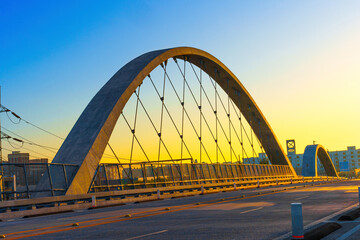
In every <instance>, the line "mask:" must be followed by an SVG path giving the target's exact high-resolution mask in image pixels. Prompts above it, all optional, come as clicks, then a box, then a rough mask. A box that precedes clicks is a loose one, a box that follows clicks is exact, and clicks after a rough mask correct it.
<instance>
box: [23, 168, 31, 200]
mask: <svg viewBox="0 0 360 240" xmlns="http://www.w3.org/2000/svg"><path fill="white" fill-rule="evenodd" d="M23 169H24V177H25V185H26V195H27V198H30V191H29V182H28V178H27V173H26V165H25V163H24V165H23Z"/></svg>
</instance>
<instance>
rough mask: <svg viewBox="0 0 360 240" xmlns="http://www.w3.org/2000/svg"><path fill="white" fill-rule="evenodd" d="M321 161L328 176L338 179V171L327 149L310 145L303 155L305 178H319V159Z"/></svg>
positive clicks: (317, 145)
mask: <svg viewBox="0 0 360 240" xmlns="http://www.w3.org/2000/svg"><path fill="white" fill-rule="evenodd" d="M318 158H319V159H320V162H321V164H322V165H323V166H324V169H325V172H326V175H327V176H332V177H338V174H337V171H336V169H335V167H334V164H333V162H332V161H331V158H330V156H329V154H328V153H327V151H326V149H325V148H324V147H323V146H322V145H320V144H315V145H308V146H306V148H305V151H304V155H303V167H302V175H303V176H304V177H317V176H318V170H317V169H318V167H317V162H318V161H317V159H318Z"/></svg>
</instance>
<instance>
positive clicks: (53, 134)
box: [0, 105, 65, 140]
mask: <svg viewBox="0 0 360 240" xmlns="http://www.w3.org/2000/svg"><path fill="white" fill-rule="evenodd" d="M0 110H1V112H6V115H7V116H8V118H9V120H10V121H11V122H13V123H14V124H18V123H20V121H21V120H22V121H24V122H25V123H27V124H29V125H31V126H33V127H35V128H37V129H39V130H41V131H43V132H46V133H48V134H50V135H52V136H54V137H57V138H59V139H61V140H65V138H63V137H60V136H58V135H56V134H55V133H52V132H50V131H48V130H45V129H44V128H42V127H39V126H37V125H36V124H33V123H31V122H29V121H27V120H25V119H24V118H22V117H20V116H19V115H17V114H16V113H14V112H13V111H11V110H10V109H8V108H7V107H5V106H4V105H0ZM8 112H10V113H11V114H12V115H13V116H14V117H16V118H17V119H19V122H18V123H16V122H14V121H13V120H12V119H11V118H10V117H9V115H8Z"/></svg>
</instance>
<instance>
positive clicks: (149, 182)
mask: <svg viewBox="0 0 360 240" xmlns="http://www.w3.org/2000/svg"><path fill="white" fill-rule="evenodd" d="M184 160H188V161H189V160H190V161H191V163H183V161H184ZM171 161H173V160H171ZM176 161H177V162H178V163H176ZM169 162H170V161H169V160H168V161H162V162H161V161H160V162H144V163H132V164H100V165H99V166H98V168H97V170H96V173H95V175H94V178H93V181H92V184H91V187H90V189H89V192H103V191H116V190H127V189H140V188H154V187H155V188H156V187H166V186H183V185H193V184H207V183H221V182H233V181H244V180H246V179H247V180H249V179H256V178H264V177H293V175H292V172H291V170H290V167H289V166H287V165H269V164H239V163H193V162H192V159H180V160H175V161H174V162H173V163H169Z"/></svg>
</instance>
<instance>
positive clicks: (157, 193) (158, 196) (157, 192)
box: [156, 189, 161, 199]
mask: <svg viewBox="0 0 360 240" xmlns="http://www.w3.org/2000/svg"><path fill="white" fill-rule="evenodd" d="M156 195H157V198H158V199H160V198H161V196H160V190H159V189H158V190H157V191H156Z"/></svg>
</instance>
